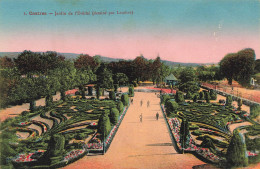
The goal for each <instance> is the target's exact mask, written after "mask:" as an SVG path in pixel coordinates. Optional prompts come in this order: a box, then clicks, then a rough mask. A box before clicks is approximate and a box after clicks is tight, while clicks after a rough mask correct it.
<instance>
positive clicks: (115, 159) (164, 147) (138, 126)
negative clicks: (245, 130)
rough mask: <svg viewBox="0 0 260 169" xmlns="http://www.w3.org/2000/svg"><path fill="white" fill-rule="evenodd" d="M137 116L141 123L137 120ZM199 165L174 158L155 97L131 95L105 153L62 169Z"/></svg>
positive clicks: (188, 159) (185, 157) (188, 156)
mask: <svg viewBox="0 0 260 169" xmlns="http://www.w3.org/2000/svg"><path fill="white" fill-rule="evenodd" d="M141 100H142V101H143V105H142V106H140V101H141ZM148 100H149V101H150V106H149V107H147V101H148ZM157 112H159V114H160V117H159V120H158V121H157V120H156V118H155V115H156V113H157ZM141 113H142V116H143V119H142V122H140V119H139V116H140V114H141ZM202 164H205V163H204V162H202V161H200V160H198V159H197V158H196V157H194V156H193V155H191V154H177V152H176V151H175V149H174V147H173V146H172V142H171V139H170V136H169V133H168V130H167V126H166V123H165V121H164V119H163V116H162V113H161V110H160V105H159V98H157V96H156V95H155V93H143V92H135V97H134V104H133V105H131V106H130V108H129V109H128V111H127V113H126V116H125V118H124V120H123V122H122V124H121V126H120V128H119V130H118V132H117V134H116V136H115V138H114V140H113V142H112V144H111V146H110V148H109V150H108V152H107V153H106V154H105V155H97V156H86V157H84V158H82V159H80V160H78V161H76V162H74V163H72V164H70V165H68V166H66V167H65V168H66V169H70V168H77V169H81V168H82V169H83V168H95V169H98V168H100V169H101V168H102V169H103V168H111V169H112V168H113V169H114V168H116V169H117V168H119V169H120V168H142V169H146V168H147V169H152V168H178V169H179V168H192V167H193V166H197V165H202Z"/></svg>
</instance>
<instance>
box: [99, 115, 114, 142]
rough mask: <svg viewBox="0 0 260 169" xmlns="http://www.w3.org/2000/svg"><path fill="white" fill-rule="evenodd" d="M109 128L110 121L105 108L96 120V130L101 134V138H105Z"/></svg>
mask: <svg viewBox="0 0 260 169" xmlns="http://www.w3.org/2000/svg"><path fill="white" fill-rule="evenodd" d="M110 130H111V123H110V120H109V117H108V113H107V110H106V112H104V113H103V114H102V115H101V116H100V118H99V121H98V132H99V133H100V134H101V135H102V137H101V140H103V138H106V137H107V136H108V134H109V132H110Z"/></svg>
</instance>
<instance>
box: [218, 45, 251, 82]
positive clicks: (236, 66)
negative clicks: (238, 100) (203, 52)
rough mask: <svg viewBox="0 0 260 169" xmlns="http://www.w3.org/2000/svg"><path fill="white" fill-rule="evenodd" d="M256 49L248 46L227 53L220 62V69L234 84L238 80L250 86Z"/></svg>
mask: <svg viewBox="0 0 260 169" xmlns="http://www.w3.org/2000/svg"><path fill="white" fill-rule="evenodd" d="M254 64H255V51H254V50H253V49H250V48H247V49H243V50H241V51H239V52H237V53H229V54H227V55H226V56H225V57H224V58H223V59H222V60H221V61H220V63H219V65H220V71H221V72H222V74H223V75H224V76H225V77H226V78H227V79H228V83H229V84H230V85H232V80H233V79H235V80H237V81H238V82H239V83H240V84H241V85H243V86H248V85H249V83H250V78H251V76H252V75H253V73H254V67H255V65H254Z"/></svg>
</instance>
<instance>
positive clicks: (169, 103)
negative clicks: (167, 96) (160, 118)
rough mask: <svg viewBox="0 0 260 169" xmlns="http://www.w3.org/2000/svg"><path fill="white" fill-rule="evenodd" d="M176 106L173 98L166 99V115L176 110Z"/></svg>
mask: <svg viewBox="0 0 260 169" xmlns="http://www.w3.org/2000/svg"><path fill="white" fill-rule="evenodd" d="M178 107H179V105H178V103H176V102H175V101H174V100H168V101H167V102H166V103H165V108H166V113H167V116H169V115H170V114H171V113H172V112H174V111H176V110H177V109H178Z"/></svg>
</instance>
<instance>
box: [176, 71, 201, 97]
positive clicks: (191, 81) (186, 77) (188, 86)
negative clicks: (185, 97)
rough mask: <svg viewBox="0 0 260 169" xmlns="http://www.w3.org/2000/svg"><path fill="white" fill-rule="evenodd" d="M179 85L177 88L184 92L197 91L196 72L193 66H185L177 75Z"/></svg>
mask: <svg viewBox="0 0 260 169" xmlns="http://www.w3.org/2000/svg"><path fill="white" fill-rule="evenodd" d="M179 79H180V85H179V89H180V90H181V91H183V92H185V93H187V92H191V93H195V92H197V91H199V86H198V85H197V81H196V74H195V71H194V69H193V68H191V67H186V68H185V69H183V70H182V72H181V73H180V76H179Z"/></svg>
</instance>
